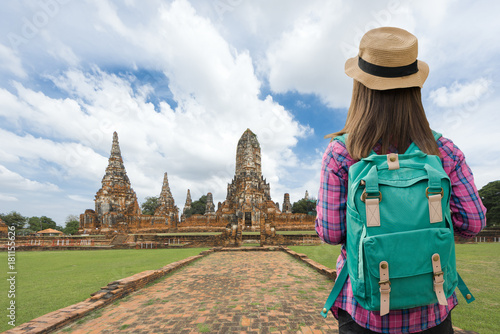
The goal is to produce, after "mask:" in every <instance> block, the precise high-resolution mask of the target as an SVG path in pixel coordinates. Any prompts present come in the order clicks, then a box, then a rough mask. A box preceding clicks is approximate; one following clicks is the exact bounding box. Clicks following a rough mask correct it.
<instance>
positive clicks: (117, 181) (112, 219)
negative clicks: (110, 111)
mask: <svg viewBox="0 0 500 334" xmlns="http://www.w3.org/2000/svg"><path fill="white" fill-rule="evenodd" d="M159 204H160V205H159V207H158V208H157V210H156V211H155V214H154V215H153V216H150V215H143V214H142V213H141V209H140V207H139V204H138V202H137V196H136V194H135V191H134V190H133V189H132V186H131V184H130V180H129V178H128V176H127V172H126V170H125V166H124V164H123V159H122V155H121V151H120V145H119V143H118V134H117V133H116V132H114V133H113V144H112V145H111V154H110V156H109V160H108V167H107V168H106V172H105V174H104V177H103V178H102V186H101V189H99V190H98V191H97V193H96V195H95V210H90V209H88V210H86V211H85V213H84V214H81V215H80V229H79V232H80V233H81V234H97V233H104V234H106V233H112V232H135V231H138V230H151V231H163V230H168V229H175V228H176V226H177V221H178V220H179V216H178V208H177V207H176V206H175V203H174V199H173V197H172V193H171V192H170V187H169V186H168V179H167V173H165V175H164V180H163V187H162V191H161V194H160V198H159Z"/></svg>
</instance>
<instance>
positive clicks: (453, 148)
mask: <svg viewBox="0 0 500 334" xmlns="http://www.w3.org/2000/svg"><path fill="white" fill-rule="evenodd" d="M437 145H438V149H439V152H440V153H441V161H442V162H443V167H444V168H445V169H455V168H456V166H457V165H459V164H461V163H462V161H463V160H464V159H465V157H464V153H463V152H462V151H461V150H460V149H459V148H458V146H457V145H456V144H455V143H454V142H453V141H452V140H451V139H449V138H447V137H444V136H441V137H440V138H439V139H438V140H437Z"/></svg>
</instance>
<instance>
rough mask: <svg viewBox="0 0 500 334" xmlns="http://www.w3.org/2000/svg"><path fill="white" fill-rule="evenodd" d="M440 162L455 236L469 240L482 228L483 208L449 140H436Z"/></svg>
mask: <svg viewBox="0 0 500 334" xmlns="http://www.w3.org/2000/svg"><path fill="white" fill-rule="evenodd" d="M438 147H439V150H440V152H441V161H442V162H443V168H444V170H445V171H446V174H448V176H449V177H450V181H451V188H452V191H451V193H452V194H451V200H450V209H451V213H452V220H453V227H454V230H455V233H456V234H458V235H460V236H462V237H464V238H472V237H473V236H475V235H476V234H478V233H479V232H480V231H481V230H482V229H483V228H484V227H485V226H486V208H485V207H484V205H483V202H482V201H481V198H480V197H479V194H478V192H477V189H476V185H475V184H474V177H473V175H472V171H471V169H470V168H469V166H468V165H467V163H466V162H465V156H464V154H463V153H462V151H460V149H459V148H458V147H457V146H456V145H455V144H454V143H453V142H452V141H451V140H449V139H446V138H444V137H441V138H440V139H439V140H438Z"/></svg>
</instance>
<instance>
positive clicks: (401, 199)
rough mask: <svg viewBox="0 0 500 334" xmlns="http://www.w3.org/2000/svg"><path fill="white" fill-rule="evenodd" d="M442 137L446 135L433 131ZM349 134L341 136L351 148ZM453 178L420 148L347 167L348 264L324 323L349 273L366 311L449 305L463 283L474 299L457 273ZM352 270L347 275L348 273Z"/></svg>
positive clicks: (468, 297) (467, 294) (324, 312)
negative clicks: (452, 200) (454, 293)
mask: <svg viewBox="0 0 500 334" xmlns="http://www.w3.org/2000/svg"><path fill="white" fill-rule="evenodd" d="M434 137H435V138H436V140H437V139H439V137H441V134H439V133H434ZM346 138H347V135H343V136H340V137H337V138H336V139H338V140H340V141H342V142H343V143H345V140H346ZM450 191H451V186H450V179H449V177H448V175H447V174H446V172H445V171H444V169H443V167H442V164H441V160H440V158H439V157H438V156H435V155H427V154H425V153H423V152H422V151H421V150H420V149H419V148H418V147H417V146H416V145H415V144H414V143H412V144H411V145H410V147H409V148H408V149H407V151H406V152H405V153H404V154H394V153H392V154H388V155H377V154H376V153H375V152H373V151H372V152H371V154H370V155H369V156H368V157H366V158H364V159H361V160H360V161H359V162H357V163H355V164H354V165H352V166H351V167H350V169H349V182H348V191H347V213H346V224H347V237H346V245H345V247H346V251H347V262H346V264H345V265H344V269H342V271H341V272H340V274H339V276H338V277H337V280H336V282H335V285H334V287H333V289H332V292H331V293H330V296H329V297H328V300H327V302H326V304H325V307H324V308H323V310H322V312H321V314H322V315H323V317H325V318H326V316H327V313H328V310H330V308H331V307H332V305H333V304H334V302H335V300H336V299H337V296H338V294H339V293H340V290H341V289H342V287H343V285H344V283H345V281H346V279H347V275H349V277H350V278H351V285H352V290H353V294H354V298H355V299H356V301H357V302H358V303H359V304H360V305H361V306H362V307H363V308H365V309H366V310H369V311H380V315H381V316H383V315H385V314H387V313H389V310H397V309H408V308H412V307H417V306H424V305H429V304H434V303H437V302H438V303H439V304H441V305H448V303H447V300H446V299H447V298H448V297H449V296H451V294H452V293H453V291H455V288H456V287H457V286H458V287H459V289H460V291H461V292H462V294H463V295H464V297H465V298H466V300H467V302H468V303H470V302H472V301H473V300H474V297H473V296H472V294H471V293H470V291H469V290H468V289H467V287H466V286H465V284H464V283H463V281H462V279H461V278H460V276H459V275H458V273H457V270H456V265H455V240H454V236H453V224H452V221H451V213H450ZM345 269H347V270H345Z"/></svg>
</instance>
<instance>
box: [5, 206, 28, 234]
mask: <svg viewBox="0 0 500 334" xmlns="http://www.w3.org/2000/svg"><path fill="white" fill-rule="evenodd" d="M0 218H1V219H2V220H3V221H4V223H5V224H7V226H14V227H15V228H16V231H17V230H20V229H22V228H24V224H26V221H27V220H28V218H27V217H24V216H23V215H21V214H20V213H19V212H16V211H11V212H10V213H7V214H3V213H1V214H0Z"/></svg>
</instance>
